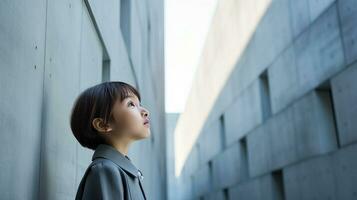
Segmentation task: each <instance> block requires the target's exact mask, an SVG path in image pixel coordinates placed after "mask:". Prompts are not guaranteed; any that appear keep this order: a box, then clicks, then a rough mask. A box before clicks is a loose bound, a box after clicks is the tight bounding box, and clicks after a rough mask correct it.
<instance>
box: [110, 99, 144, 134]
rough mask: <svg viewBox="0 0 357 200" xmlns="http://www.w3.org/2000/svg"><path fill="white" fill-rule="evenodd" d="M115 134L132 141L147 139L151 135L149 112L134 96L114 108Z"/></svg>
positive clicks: (113, 125)
mask: <svg viewBox="0 0 357 200" xmlns="http://www.w3.org/2000/svg"><path fill="white" fill-rule="evenodd" d="M113 117H114V122H113V123H112V127H113V134H118V135H115V137H116V136H118V137H120V138H122V137H127V138H129V139H132V140H139V139H143V138H147V137H148V136H149V135H150V123H145V121H148V120H149V111H148V110H146V109H145V108H144V107H141V104H140V101H139V99H138V98H137V96H135V95H132V96H129V97H127V98H125V99H124V100H123V101H122V102H120V100H118V101H117V102H116V103H115V104H114V106H113Z"/></svg>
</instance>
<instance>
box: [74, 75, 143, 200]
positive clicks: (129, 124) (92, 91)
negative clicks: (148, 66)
mask: <svg viewBox="0 0 357 200" xmlns="http://www.w3.org/2000/svg"><path fill="white" fill-rule="evenodd" d="M148 117H149V112H148V110H146V109H145V108H144V107H143V106H142V105H141V97H140V94H139V92H138V91H137V90H136V89H135V88H134V87H133V86H131V85H129V84H127V83H124V82H119V81H118V82H114V81H113V82H104V83H101V84H98V85H95V86H93V87H90V88H88V89H86V90H85V91H83V92H82V93H81V94H80V95H79V97H78V98H77V99H76V101H75V103H74V106H73V108H72V113H71V118H70V125H71V129H72V132H73V135H74V136H75V138H76V139H77V140H78V142H79V143H80V144H81V145H82V146H83V147H86V148H89V149H92V150H94V153H93V156H92V163H91V164H90V165H89V166H88V168H87V170H86V171H85V173H84V175H83V178H82V180H81V182H80V184H79V187H78V190H77V194H76V200H79V199H80V200H82V199H85V200H87V199H93V200H94V199H95V200H100V199H103V200H111V199H116V200H127V199H135V200H141V199H146V195H145V192H144V188H143V185H142V179H143V175H142V173H141V171H140V170H138V169H137V168H136V167H135V166H134V165H133V163H132V162H131V160H130V159H129V157H128V155H127V154H128V149H129V146H130V144H131V143H132V142H134V141H136V140H140V139H144V138H147V137H149V135H150V123H149V118H148Z"/></svg>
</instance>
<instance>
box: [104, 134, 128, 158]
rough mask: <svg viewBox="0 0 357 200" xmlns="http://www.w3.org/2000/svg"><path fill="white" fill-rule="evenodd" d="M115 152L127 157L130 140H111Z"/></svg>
mask: <svg viewBox="0 0 357 200" xmlns="http://www.w3.org/2000/svg"><path fill="white" fill-rule="evenodd" d="M109 144H110V145H112V146H113V147H114V148H115V149H116V150H117V151H119V152H120V153H122V154H123V155H124V156H127V155H128V150H129V146H130V144H131V140H125V139H124V138H122V139H120V140H112V141H111V142H110V143H109Z"/></svg>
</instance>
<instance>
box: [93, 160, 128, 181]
mask: <svg viewBox="0 0 357 200" xmlns="http://www.w3.org/2000/svg"><path fill="white" fill-rule="evenodd" d="M93 162H95V163H93V164H92V165H91V166H90V169H89V174H91V175H92V176H118V177H121V172H120V171H121V169H120V167H119V166H118V165H116V164H115V163H114V162H112V161H111V160H108V159H101V160H96V161H93Z"/></svg>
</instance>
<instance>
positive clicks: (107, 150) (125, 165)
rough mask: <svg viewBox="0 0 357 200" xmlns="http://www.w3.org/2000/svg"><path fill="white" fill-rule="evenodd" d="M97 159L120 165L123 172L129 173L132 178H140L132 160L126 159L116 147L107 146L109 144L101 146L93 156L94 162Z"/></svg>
mask: <svg viewBox="0 0 357 200" xmlns="http://www.w3.org/2000/svg"><path fill="white" fill-rule="evenodd" d="M96 158H106V159H109V160H111V161H113V162H114V163H116V164H117V165H119V166H120V167H121V168H122V169H123V170H125V171H126V172H128V173H129V174H130V175H131V176H133V177H137V176H138V172H139V171H138V169H137V168H136V167H135V166H134V165H133V163H132V162H131V160H130V159H129V158H128V157H126V156H125V155H124V154H122V153H121V152H119V151H117V150H116V149H115V148H114V147H112V146H110V145H107V144H100V145H98V147H97V148H96V150H95V151H94V154H93V156H92V161H93V160H94V159H96Z"/></svg>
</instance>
